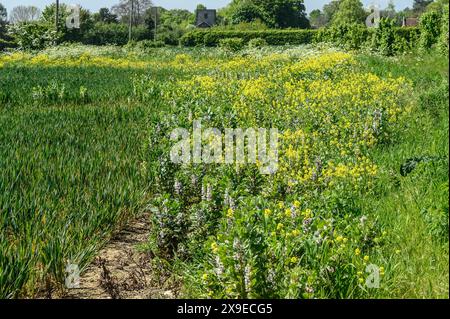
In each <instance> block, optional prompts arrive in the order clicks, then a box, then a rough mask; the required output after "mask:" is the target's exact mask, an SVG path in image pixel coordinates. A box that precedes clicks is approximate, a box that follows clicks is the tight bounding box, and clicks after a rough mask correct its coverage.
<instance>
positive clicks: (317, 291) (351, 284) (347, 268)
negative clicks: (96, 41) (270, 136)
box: [135, 50, 410, 298]
mask: <svg viewBox="0 0 450 319" xmlns="http://www.w3.org/2000/svg"><path fill="white" fill-rule="evenodd" d="M177 61H180V62H177ZM173 63H174V64H173V67H178V66H177V65H178V63H189V64H192V66H193V67H192V68H191V69H192V70H194V71H192V72H191V73H190V76H189V77H188V78H184V77H183V78H181V79H176V80H174V81H169V82H166V83H165V84H164V85H163V86H161V85H155V84H153V81H151V80H150V79H149V78H148V76H143V77H137V78H136V79H135V83H136V84H135V88H136V90H137V93H135V94H137V95H138V96H139V95H140V94H142V92H148V94H151V95H150V96H153V97H155V96H158V97H162V98H163V100H164V104H165V105H169V106H170V108H171V112H174V113H173V114H176V115H174V116H171V117H169V118H167V117H164V118H160V119H159V124H158V125H159V128H158V132H160V133H158V135H154V136H153V137H152V138H151V139H150V142H149V143H150V144H149V145H148V146H147V148H148V149H150V145H151V148H153V149H154V148H155V147H156V146H155V143H156V145H157V147H156V148H157V149H159V150H160V152H159V153H158V154H159V155H158V156H159V164H157V167H153V168H152V172H153V173H152V174H153V176H154V177H153V178H152V181H153V182H154V183H156V184H157V185H158V188H159V189H160V191H159V195H157V196H156V198H155V207H156V208H155V209H156V211H157V213H155V216H154V223H153V225H154V230H155V233H154V235H153V237H152V239H151V244H150V247H153V248H152V249H153V252H154V253H155V254H159V255H162V256H165V257H166V258H172V257H173V256H177V257H178V258H181V259H182V260H185V261H186V262H187V263H190V261H192V260H194V261H193V263H194V264H198V263H200V264H201V266H197V267H195V270H192V272H191V273H190V276H188V278H189V280H190V281H191V282H190V283H189V284H187V286H188V287H192V291H191V293H192V294H194V295H200V296H202V297H213V298H223V297H227V298H247V297H250V298H285V297H287V298H313V297H315V296H317V295H320V296H324V294H325V295H326V296H327V297H335V298H337V297H342V296H347V297H349V296H352V297H361V296H365V295H367V293H368V292H367V290H366V289H365V281H366V277H367V273H366V267H367V266H369V264H370V262H369V261H370V255H371V254H372V253H376V254H379V253H382V252H380V251H379V248H380V244H381V243H382V241H383V232H382V230H381V229H379V228H378V227H377V222H376V220H371V219H368V218H367V217H364V216H362V215H361V212H359V211H358V209H357V207H356V205H355V203H354V201H355V198H360V197H363V196H364V195H365V194H372V193H373V192H374V191H375V189H374V185H375V182H376V180H377V178H378V176H379V169H378V166H377V165H376V163H374V161H373V160H372V159H371V157H370V154H371V152H370V150H371V149H373V148H374V147H375V146H376V145H379V144H389V143H391V139H392V138H393V137H395V136H396V134H397V133H398V131H399V130H400V129H401V126H400V125H399V123H401V121H400V120H401V119H402V117H403V116H405V115H407V114H408V113H409V111H410V105H409V103H408V102H407V99H406V97H407V95H408V94H409V92H410V83H409V82H408V81H407V80H405V79H404V78H393V77H388V78H380V77H378V76H376V75H374V74H371V73H367V72H365V71H362V70H361V69H360V66H359V63H358V62H357V60H356V59H355V57H354V56H353V55H351V54H348V53H343V52H340V51H333V50H330V51H326V52H323V53H320V54H318V55H317V54H316V55H315V56H309V55H307V54H306V55H304V56H302V57H298V56H293V55H289V54H287V53H285V54H269V55H267V54H263V55H262V56H260V57H250V56H246V57H237V56H236V57H233V58H231V59H224V60H220V59H216V60H215V62H214V65H213V64H209V63H205V61H202V60H198V61H194V60H192V58H190V57H188V56H178V57H177V58H175V61H174V62H173ZM138 92H141V93H138ZM150 99H151V98H150ZM212 106H214V111H213V110H212V109H211V107H212ZM196 119H201V120H202V125H203V126H205V127H216V128H218V129H220V130H223V129H224V128H227V127H231V128H237V127H244V128H245V127H276V128H278V129H279V130H280V131H281V133H280V138H279V149H278V153H279V169H278V171H277V172H275V173H274V174H272V175H261V174H260V172H259V171H258V166H259V165H260V164H259V163H256V164H249V165H245V166H243V165H240V164H239V165H238V164H236V165H225V164H224V165H218V164H205V163H203V164H200V163H192V164H189V165H186V164H183V165H181V164H173V163H171V162H170V160H169V158H168V154H169V150H170V147H171V145H172V143H173V142H172V141H170V140H169V139H168V138H167V134H166V135H164V133H161V132H164V130H168V131H170V130H171V128H172V129H173V128H175V127H183V128H186V129H189V128H191V127H192V125H193V122H194V121H195V120H196ZM203 142H205V141H203ZM378 266H380V267H383V265H378ZM380 269H383V268H380ZM380 272H381V273H383V272H384V270H383V271H380ZM343 294H344V295H343Z"/></svg>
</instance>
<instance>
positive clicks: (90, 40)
mask: <svg viewBox="0 0 450 319" xmlns="http://www.w3.org/2000/svg"><path fill="white" fill-rule="evenodd" d="M128 37H129V35H128V26H127V25H125V24H118V23H102V22H100V23H96V24H95V25H94V26H93V28H92V29H90V30H89V31H88V32H86V34H85V35H84V37H83V43H84V44H93V45H106V44H116V45H125V44H127V43H128V40H129V39H128ZM150 38H151V34H150V31H149V30H148V29H147V28H146V27H143V26H138V27H135V28H133V33H132V39H133V40H135V41H141V40H145V39H150Z"/></svg>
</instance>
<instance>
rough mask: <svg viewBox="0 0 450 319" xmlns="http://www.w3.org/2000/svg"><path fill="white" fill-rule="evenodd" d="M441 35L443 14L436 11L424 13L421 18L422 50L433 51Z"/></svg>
mask: <svg viewBox="0 0 450 319" xmlns="http://www.w3.org/2000/svg"><path fill="white" fill-rule="evenodd" d="M440 34H441V14H440V13H438V12H436V11H430V12H426V13H424V14H423V15H422V16H421V17H420V48H421V49H424V50H428V49H431V47H432V46H433V45H434V44H436V43H437V40H438V38H439V36H440Z"/></svg>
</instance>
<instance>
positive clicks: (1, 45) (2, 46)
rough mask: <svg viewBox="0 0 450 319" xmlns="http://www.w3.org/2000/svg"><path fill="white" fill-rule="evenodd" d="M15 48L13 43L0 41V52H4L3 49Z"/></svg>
mask: <svg viewBox="0 0 450 319" xmlns="http://www.w3.org/2000/svg"><path fill="white" fill-rule="evenodd" d="M15 47H16V44H15V43H14V42H12V41H7V40H3V39H0V51H4V50H5V49H8V48H15Z"/></svg>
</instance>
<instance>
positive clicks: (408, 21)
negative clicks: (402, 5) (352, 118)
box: [403, 18, 419, 27]
mask: <svg viewBox="0 0 450 319" xmlns="http://www.w3.org/2000/svg"><path fill="white" fill-rule="evenodd" d="M418 25H419V19H417V18H404V19H403V26H404V27H416V26H418Z"/></svg>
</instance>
